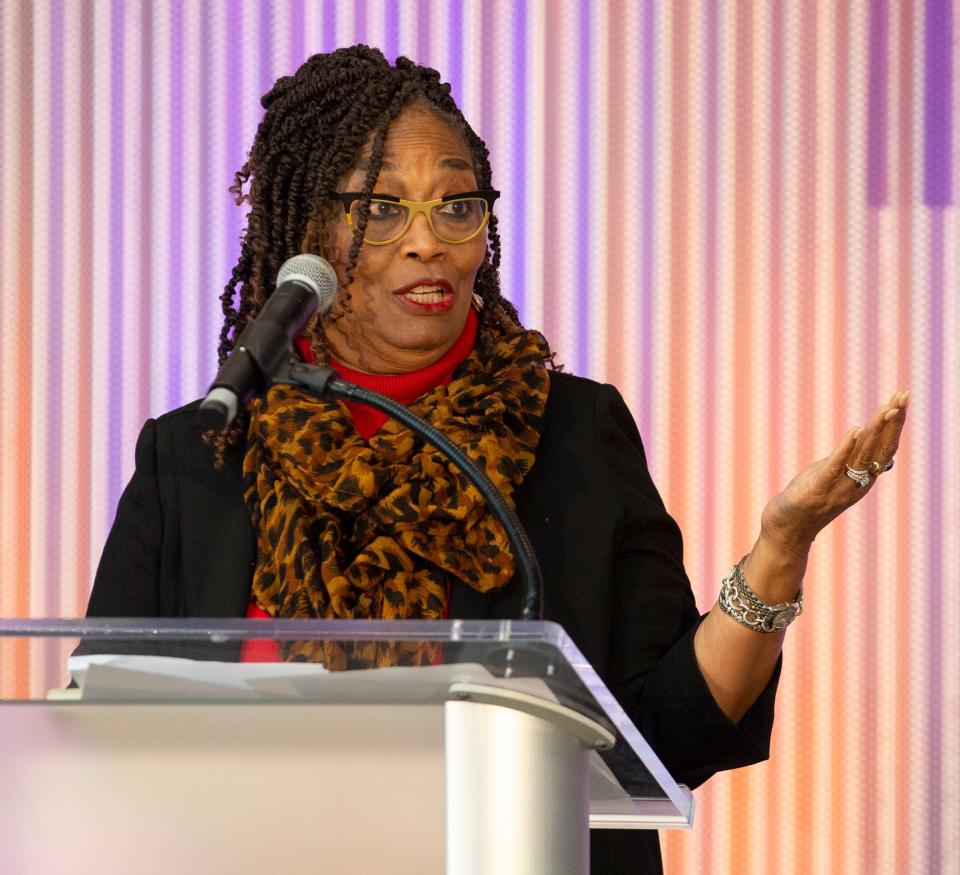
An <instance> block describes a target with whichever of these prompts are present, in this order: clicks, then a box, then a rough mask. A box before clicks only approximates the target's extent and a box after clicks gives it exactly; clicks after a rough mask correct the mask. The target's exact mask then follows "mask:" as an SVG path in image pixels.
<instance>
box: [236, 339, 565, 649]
mask: <svg viewBox="0 0 960 875" xmlns="http://www.w3.org/2000/svg"><path fill="white" fill-rule="evenodd" d="M485 345H486V346H487V347H488V348H489V347H490V346H491V345H492V348H493V354H492V355H491V356H488V357H481V355H480V354H479V352H478V349H476V348H475V349H474V350H473V351H472V352H471V354H470V355H469V356H468V357H467V359H466V360H465V361H464V362H463V363H462V364H461V365H460V366H459V367H458V368H457V371H456V372H455V373H454V376H453V379H452V380H451V381H450V383H449V384H448V385H445V386H437V387H436V388H434V389H433V390H431V391H430V392H428V393H427V394H426V395H424V396H423V397H421V398H420V399H418V400H417V401H415V402H414V403H413V404H412V405H410V409H411V410H412V411H413V412H414V413H417V414H419V415H420V416H422V417H424V418H425V419H427V420H428V421H430V422H431V423H432V424H433V425H434V426H435V427H436V428H438V429H439V430H440V431H442V432H443V433H444V434H445V435H446V436H447V437H448V438H450V439H451V440H452V441H453V442H454V443H456V444H457V445H458V446H459V447H461V449H463V450H464V451H465V452H466V454H467V455H468V456H469V457H470V458H471V459H473V460H474V461H475V462H477V464H478V465H479V466H480V467H481V468H482V469H483V470H484V471H485V472H486V474H487V476H488V477H489V478H490V479H491V480H492V481H493V483H494V484H495V485H496V486H497V487H498V488H499V489H500V491H501V492H502V493H503V494H504V496H505V497H506V499H507V500H508V501H510V502H511V503H512V495H513V492H514V490H515V489H516V487H517V486H518V485H519V484H520V483H521V482H522V481H523V478H524V477H525V476H526V474H527V472H528V471H529V470H530V467H531V466H532V464H533V462H534V458H535V452H536V448H537V444H538V443H539V440H540V432H541V430H542V424H543V413H544V407H545V404H546V398H547V391H548V386H549V378H548V375H547V370H546V366H545V357H546V355H547V352H548V348H547V345H546V342H545V341H544V339H543V337H542V336H541V335H540V334H538V333H537V332H533V331H523V330H519V331H516V332H513V333H511V334H507V335H502V336H497V337H491V338H489V342H488V343H487V344H485ZM243 473H244V486H245V498H246V502H247V506H248V508H249V509H250V513H251V516H252V519H253V524H254V528H255V530H256V531H257V558H256V565H255V567H254V572H253V598H254V599H255V601H256V603H257V604H258V605H259V607H260V608H261V609H262V610H264V611H265V612H266V613H268V614H269V615H271V616H273V617H280V618H289V617H313V618H323V619H401V618H415V619H437V618H439V617H442V616H443V614H444V610H445V607H446V600H447V593H448V586H449V584H451V583H452V581H453V580H459V581H462V582H463V583H465V584H466V585H468V586H471V587H473V588H474V589H476V590H479V591H481V592H487V591H489V590H495V589H499V588H501V587H503V586H505V585H506V584H507V583H508V582H509V581H510V579H511V577H512V576H513V572H514V559H513V556H512V553H511V551H510V546H509V542H508V540H507V536H506V533H505V532H504V530H503V528H502V527H501V526H500V524H499V523H498V522H497V521H496V520H495V519H494V517H493V515H492V514H491V513H490V512H489V511H488V509H487V506H486V503H485V502H484V500H483V498H482V497H481V495H480V493H479V492H478V491H477V490H476V488H475V487H474V486H473V485H472V484H470V482H469V481H468V480H467V479H466V477H465V476H464V475H463V474H462V472H461V471H460V470H459V469H458V468H456V467H455V466H452V465H451V464H450V463H448V462H447V460H446V459H445V458H444V457H443V456H442V455H441V454H440V452H439V451H438V450H436V449H435V448H434V447H432V446H431V445H426V446H425V445H424V443H423V441H422V440H421V439H420V438H418V437H417V436H416V435H414V434H413V432H412V431H410V430H409V429H408V428H407V427H406V426H404V425H402V424H401V423H399V422H398V421H396V420H394V419H390V420H388V421H387V422H386V423H385V424H384V426H383V427H382V428H381V429H380V431H379V432H378V433H377V434H375V435H374V436H373V437H372V438H371V439H370V441H369V443H368V442H366V441H364V440H363V438H361V437H360V435H359V434H357V432H356V431H355V430H354V428H353V422H352V420H351V418H350V415H349V413H348V412H347V411H346V408H345V407H344V406H343V405H342V404H341V403H339V402H337V401H335V400H333V399H328V398H323V399H318V398H314V397H312V396H310V395H307V394H306V393H304V392H302V391H300V390H299V389H296V388H294V387H291V386H275V387H273V388H271V389H270V390H269V392H268V393H267V394H266V396H265V397H263V398H260V399H258V400H256V401H255V402H253V403H252V404H251V407H250V425H249V430H248V435H247V451H246V455H245V458H244V463H243ZM322 649H323V651H324V654H323V656H322V657H321V658H322V659H323V661H324V662H326V663H327V665H328V667H329V668H345V667H348V664H352V663H354V662H356V663H358V664H366V665H369V664H371V663H372V664H396V663H397V662H402V663H408V664H409V663H420V662H423V661H426V660H428V659H429V658H430V654H429V653H428V652H427V651H426V650H425V649H424V648H411V649H410V650H409V652H407V653H406V655H405V656H404V655H403V654H399V655H398V653H397V652H390V653H383V652H380V653H379V654H376V653H374V652H371V651H370V649H369V648H361V650H363V653H356V654H355V656H356V657H357V659H356V660H354V659H351V657H350V653H349V652H348V649H344V648H334V647H325V648H322ZM310 650H312V648H309V647H306V646H305V645H303V646H300V647H289V646H288V647H282V648H281V652H282V653H283V655H284V657H285V658H297V657H298V656H299V658H317V655H318V654H316V653H312V654H311V653H308V652H307V651H310ZM374 651H376V648H374ZM331 663H336V664H331ZM351 667H352V665H351Z"/></svg>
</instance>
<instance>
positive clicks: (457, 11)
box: [445, 0, 524, 108]
mask: <svg viewBox="0 0 960 875" xmlns="http://www.w3.org/2000/svg"><path fill="white" fill-rule="evenodd" d="M448 8H449V10H450V20H449V25H448V27H447V44H448V45H449V47H450V50H449V51H448V52H447V69H446V71H445V76H446V78H447V81H448V82H449V83H450V94H451V96H452V97H453V100H454V102H455V103H456V104H457V106H459V107H461V108H462V106H463V102H462V101H463V2H462V0H450V3H449V5H448ZM517 8H518V12H517V14H516V17H517V18H519V19H521V20H523V18H524V15H523V7H522V6H519V7H517Z"/></svg>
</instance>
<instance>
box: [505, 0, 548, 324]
mask: <svg viewBox="0 0 960 875" xmlns="http://www.w3.org/2000/svg"><path fill="white" fill-rule="evenodd" d="M546 15H547V10H546V7H545V4H544V3H543V2H539V0H538V2H535V3H531V4H530V6H528V7H527V22H526V34H525V37H524V41H525V47H526V62H527V67H526V81H525V83H524V87H525V89H526V95H527V103H526V108H527V118H526V122H525V125H524V130H523V137H524V142H525V143H526V144H527V148H526V149H525V160H524V165H523V167H522V168H520V172H521V174H522V176H521V177H520V178H519V179H512V180H510V184H511V185H518V184H519V185H523V186H525V189H526V195H527V201H526V205H525V211H524V212H525V216H524V222H525V231H526V235H525V236H526V241H527V251H526V252H525V253H522V257H523V259H524V276H523V280H524V281H523V285H524V288H523V293H524V301H525V307H526V310H525V313H524V319H525V324H526V325H527V326H528V327H529V328H536V329H538V330H543V327H544V324H543V315H544V307H545V300H544V299H545V290H544V287H543V263H544V235H545V233H546V231H545V228H544V224H543V209H542V207H543V199H544V196H545V187H544V186H545V182H544V176H545V174H544V163H545V159H546V137H545V133H544V125H545V119H544V105H543V93H544V88H545V86H546V37H545V33H546ZM547 340H548V341H550V342H553V340H552V338H547Z"/></svg>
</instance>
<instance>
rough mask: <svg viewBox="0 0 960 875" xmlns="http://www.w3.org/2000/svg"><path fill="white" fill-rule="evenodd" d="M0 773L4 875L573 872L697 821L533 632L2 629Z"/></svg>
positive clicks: (596, 691) (57, 624)
mask: <svg viewBox="0 0 960 875" xmlns="http://www.w3.org/2000/svg"><path fill="white" fill-rule="evenodd" d="M251 639H253V640H256V641H258V642H261V644H260V646H263V642H268V643H267V646H268V647H275V649H276V650H277V652H278V654H279V655H280V657H281V659H280V661H261V662H251V661H243V662H240V661H239V658H240V653H241V647H242V646H244V641H247V640H251ZM247 646H249V645H247ZM414 662H419V663H421V664H420V665H416V666H412V665H410V663H414ZM325 666H329V667H333V668H336V669H338V670H327V669H326V668H325ZM71 678H72V679H73V681H74V683H75V684H76V685H77V686H76V687H74V688H68V685H69V684H70V682H71ZM0 770H2V771H0V774H2V780H0V810H2V811H3V812H4V814H3V817H0V870H2V871H16V872H23V873H32V872H53V871H70V872H73V873H83V872H130V871H136V872H140V873H152V872H158V873H159V872H164V873H166V872H174V871H175V872H231V873H242V872H251V873H253V872H257V873H259V872H302V871H314V870H317V871H324V872H331V873H333V872H336V873H339V872H343V873H366V872H391V873H392V872H397V873H403V872H416V873H427V872H444V871H445V872H447V873H450V875H474V873H477V875H479V873H498V875H503V873H566V872H570V873H583V872H586V871H587V870H588V865H589V864H588V856H589V834H588V830H589V829H664V828H682V827H688V826H689V825H690V824H691V822H692V817H693V797H692V795H691V793H690V791H689V790H688V789H687V788H685V787H683V786H679V785H677V784H676V782H675V781H674V780H673V779H672V778H671V776H670V775H669V774H668V773H667V771H666V770H665V768H664V767H663V765H662V764H661V763H660V761H659V760H658V759H657V757H656V755H655V754H654V753H653V751H652V750H651V749H650V748H649V746H648V745H647V744H646V742H645V741H644V739H643V738H642V737H641V736H640V734H639V732H638V731H637V729H636V728H635V727H634V726H633V724H632V723H631V722H630V720H629V718H628V717H627V716H626V714H625V713H624V712H623V710H622V709H621V708H620V706H619V705H618V703H617V702H616V700H615V699H614V698H613V696H612V695H611V694H610V692H609V691H608V690H607V689H606V687H605V686H604V684H603V683H602V681H601V680H600V679H599V678H598V677H597V675H596V673H595V672H594V670H593V669H592V668H591V666H590V665H589V664H588V663H587V662H586V660H585V659H584V658H583V656H582V655H581V654H580V652H579V651H578V650H577V648H576V647H575V646H574V644H573V643H572V642H571V640H570V639H569V638H568V636H567V635H566V633H565V632H564V631H563V629H561V628H560V627H559V626H557V625H555V624H553V623H547V622H535V623H521V622H510V621H456V620H455V621H444V622H417V621H400V622H387V621H312V620H309V621H298V620H285V621H270V620H253V621H247V620H197V619H193V620H157V619H151V620H123V619H120V620H117V619H110V620H86V621H80V620H0Z"/></svg>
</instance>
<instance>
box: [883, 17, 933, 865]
mask: <svg viewBox="0 0 960 875" xmlns="http://www.w3.org/2000/svg"><path fill="white" fill-rule="evenodd" d="M914 27H915V24H914V10H913V3H912V2H911V0H903V2H902V5H901V6H900V69H899V70H898V75H899V80H900V105H899V107H898V111H897V141H898V143H899V144H900V153H899V156H898V162H897V197H896V201H895V203H896V204H897V206H898V209H897V210H896V218H897V324H898V325H900V326H901V337H908V338H909V337H910V336H911V335H910V331H909V326H910V296H911V294H912V292H913V271H912V270H911V260H910V256H911V253H912V251H913V207H914V202H915V197H914V194H915V193H914V181H913V172H912V171H913V158H914V149H915V148H917V146H918V143H917V140H918V139H919V138H918V137H917V136H916V134H915V132H914V93H913V84H914V79H913V70H914V67H913V65H914V50H913V33H914ZM919 147H920V148H922V147H923V144H922V142H921V143H919ZM925 286H926V284H925ZM908 346H909V344H907V343H903V344H899V351H898V356H897V376H898V378H899V379H902V380H903V381H904V383H905V382H906V380H907V377H908V375H909V374H910V373H911V371H910V354H909V350H908ZM898 388H900V387H898ZM883 391H888V390H887V389H886V387H884V389H883ZM889 391H891V392H892V391H893V390H889ZM874 400H875V401H876V400H886V399H885V398H884V399H874ZM908 433H909V431H908ZM902 473H903V472H902V469H901V470H900V471H898V472H897V475H898V476H901V475H902ZM897 522H898V523H899V528H898V531H899V532H909V531H910V517H909V502H903V503H901V506H900V508H899V512H898V520H897ZM904 542H905V543H907V544H909V543H911V542H912V539H911V538H909V537H907V538H904ZM909 560H910V556H909V550H908V549H904V550H901V551H899V555H898V557H897V570H898V572H899V574H898V576H897V579H898V580H910V579H911V577H913V576H914V575H915V570H914V569H912V568H911V567H910V561H909ZM939 584H940V582H939V581H936V582H935V585H939ZM900 605H901V609H900V610H899V611H898V615H897V631H896V638H895V642H894V646H895V648H896V654H897V657H898V662H897V664H898V665H901V666H909V665H911V663H912V661H913V659H915V658H916V657H915V656H913V655H912V654H911V647H910V626H911V616H910V613H911V611H910V608H909V603H908V602H907V600H902V601H900ZM897 687H898V689H897V691H896V693H895V695H896V696H897V697H898V700H899V701H898V703H897V704H898V707H897V714H898V719H897V725H896V728H895V734H896V739H897V747H896V768H897V778H898V779H900V780H903V781H905V783H903V784H900V783H899V781H898V784H897V786H910V785H911V784H913V783H914V782H923V783H925V778H926V776H925V775H922V774H920V775H917V774H911V772H910V749H911V747H912V743H914V737H913V736H912V733H911V727H910V715H911V714H917V713H924V712H923V710H922V708H920V709H917V710H914V709H913V708H911V693H914V695H916V690H915V689H914V688H913V686H912V685H911V684H898V685H897ZM926 695H927V690H926V688H925V686H924V685H923V683H922V680H921V684H920V693H919V696H917V698H921V697H925V696H926ZM917 704H920V703H917ZM896 822H897V827H896V830H897V840H896V858H895V861H896V862H895V866H896V869H897V871H900V872H906V871H908V870H909V869H910V867H911V859H910V847H911V837H912V836H913V831H912V830H911V827H916V826H917V824H916V822H915V821H914V820H912V819H911V810H910V807H905V811H904V815H903V816H902V817H898V818H897V819H896ZM872 826H875V825H872Z"/></svg>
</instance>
